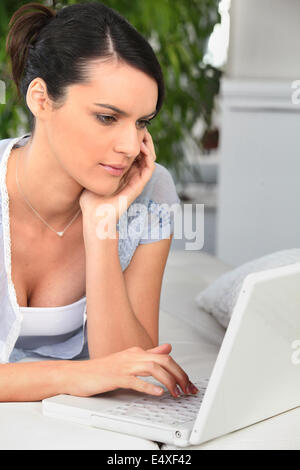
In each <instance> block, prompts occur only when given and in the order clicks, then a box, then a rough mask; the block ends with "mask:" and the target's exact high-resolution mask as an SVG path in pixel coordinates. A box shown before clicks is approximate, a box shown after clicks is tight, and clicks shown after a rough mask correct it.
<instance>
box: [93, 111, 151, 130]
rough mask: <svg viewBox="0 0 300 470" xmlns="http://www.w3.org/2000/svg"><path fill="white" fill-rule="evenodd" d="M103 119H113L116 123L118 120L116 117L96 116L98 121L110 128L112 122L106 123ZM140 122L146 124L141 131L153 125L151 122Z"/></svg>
mask: <svg viewBox="0 0 300 470" xmlns="http://www.w3.org/2000/svg"><path fill="white" fill-rule="evenodd" d="M101 118H111V119H113V120H114V121H116V118H115V117H114V116H108V115H104V114H96V119H98V121H100V122H101V124H104V125H105V126H109V125H110V124H111V122H110V123H105V122H104V121H103V120H102V119H101ZM152 119H154V118H152ZM139 122H142V123H144V124H145V125H144V126H143V127H141V129H146V127H148V126H150V125H151V121H150V120H146V119H145V120H141V121H139Z"/></svg>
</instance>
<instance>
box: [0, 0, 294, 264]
mask: <svg viewBox="0 0 300 470" xmlns="http://www.w3.org/2000/svg"><path fill="white" fill-rule="evenodd" d="M26 3H28V2H24V1H17V0H1V3H0V31H1V34H0V80H1V81H2V90H1V88H0V138H1V139H3V138H7V137H15V136H17V135H21V134H22V133H25V132H27V131H28V129H29V128H28V125H29V116H28V114H27V109H26V106H25V104H24V103H22V102H18V100H17V93H16V89H15V85H14V84H13V82H12V80H11V78H10V69H9V66H8V62H7V57H6V53H5V38H6V33H7V27H8V22H9V19H10V17H11V15H12V14H13V13H14V11H15V10H16V9H17V8H18V7H19V6H21V5H23V4H26ZM39 3H43V4H45V5H48V6H54V7H55V8H62V7H64V6H66V5H69V4H72V3H84V2H76V1H70V0H69V1H68V0H65V1H60V2H58V1H54V0H44V1H40V2H39ZM102 3H105V4H106V5H108V6H110V7H112V8H114V9H116V10H117V11H119V12H120V13H121V14H122V15H123V16H125V17H126V18H127V19H128V20H129V21H130V22H131V23H132V24H133V25H134V26H135V27H136V29H138V31H139V32H140V33H142V34H143V35H144V36H145V37H146V38H147V39H148V40H149V42H150V43H151V45H152V47H153V49H154V50H155V52H156V54H157V57H158V59H159V61H160V64H161V66H162V69H163V72H164V77H165V82H166V100H165V104H164V106H163V108H162V110H161V112H160V113H159V115H158V117H157V119H156V120H155V121H153V123H152V124H151V130H150V131H151V135H152V137H153V140H154V142H155V146H156V151H157V161H158V162H159V163H161V164H163V165H164V166H166V167H167V168H168V169H169V170H170V172H171V174H172V176H173V178H174V182H175V184H176V189H177V191H178V194H179V196H180V199H181V203H182V205H185V211H187V212H190V218H191V219H193V214H194V213H195V206H196V204H197V203H198V204H204V222H205V223H204V246H203V248H202V250H203V251H205V252H207V253H210V254H212V255H214V256H217V257H218V258H220V259H221V260H222V261H224V262H225V263H228V264H230V265H232V266H237V265H239V264H241V263H243V262H246V261H248V260H250V259H254V258H256V257H259V256H262V255H264V254H267V253H270V252H273V251H276V250H280V249H285V248H294V247H297V246H298V241H299V239H300V222H298V213H299V201H300V194H299V193H300V185H299V182H298V179H299V175H300V158H299V150H300V149H299V138H298V132H299V117H300V114H299V113H300V105H299V103H297V100H296V99H293V96H295V93H296V92H297V80H300V61H299V58H298V57H299V50H300V49H299V46H300V32H299V26H298V18H299V17H300V2H299V0H220V1H219V0H143V1H138V2H132V1H131V0H106V1H104V2H102ZM3 83H4V85H3ZM298 87H299V88H300V82H299V84H298ZM4 88H5V89H4ZM293 94H294V95H293ZM1 99H2V101H1ZM186 241H191V240H186V239H185V238H183V239H176V238H174V239H173V242H172V248H171V249H172V250H183V249H185V243H186Z"/></svg>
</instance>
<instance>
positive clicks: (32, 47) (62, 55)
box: [6, 2, 165, 132]
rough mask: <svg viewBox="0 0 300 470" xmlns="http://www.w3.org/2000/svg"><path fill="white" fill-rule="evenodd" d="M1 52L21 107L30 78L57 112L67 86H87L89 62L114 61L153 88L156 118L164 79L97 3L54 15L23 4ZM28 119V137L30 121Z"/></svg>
mask: <svg viewBox="0 0 300 470" xmlns="http://www.w3.org/2000/svg"><path fill="white" fill-rule="evenodd" d="M6 50H7V53H8V55H9V57H10V60H11V69H12V79H13V80H14V82H15V84H16V86H17V90H18V96H19V99H21V98H23V99H24V100H25V103H26V94H27V89H28V86H29V84H30V83H31V81H32V80H33V79H34V78H36V77H40V78H42V79H43V80H44V81H45V83H46V86H47V92H48V95H49V97H50V99H51V100H53V103H54V105H55V106H56V107H59V106H61V105H62V104H63V103H64V100H65V98H66V88H67V86H68V85H71V84H76V83H87V82H88V80H89V73H88V65H89V61H92V60H99V59H103V60H113V59H117V60H119V61H123V62H125V63H127V64H129V65H131V66H133V67H135V68H137V69H139V70H141V71H143V72H144V73H146V74H147V75H148V76H150V77H152V78H153V79H154V80H155V81H156V82H157V85H158V101H157V105H156V111H157V113H158V112H159V110H160V109H161V107H162V104H163V100H164V95H165V89H164V79H163V73H162V70H161V66H160V64H159V62H158V59H157V57H156V55H155V52H154V51H153V49H152V47H151V45H150V44H149V43H148V41H147V40H146V39H145V38H144V37H143V36H142V35H141V34H140V33H139V32H138V31H137V30H136V29H135V28H134V27H133V26H132V25H131V24H130V23H129V22H128V21H127V20H126V19H125V18H124V17H123V16H121V15H120V14H119V13H118V12H117V11H115V10H113V9H112V8H109V7H107V6H105V5H104V4H103V3H99V2H86V3H77V4H74V5H70V6H67V7H63V8H62V9H60V10H58V11H57V12H56V11H54V10H53V9H52V8H49V7H46V6H44V5H41V4H39V3H27V4H26V5H23V6H22V7H20V8H19V9H18V10H17V11H16V12H15V13H14V14H13V16H12V17H11V19H10V22H9V32H8V35H7V40H6ZM29 113H30V117H31V120H32V122H31V126H32V132H34V126H35V118H34V116H33V115H32V113H31V112H30V110H29Z"/></svg>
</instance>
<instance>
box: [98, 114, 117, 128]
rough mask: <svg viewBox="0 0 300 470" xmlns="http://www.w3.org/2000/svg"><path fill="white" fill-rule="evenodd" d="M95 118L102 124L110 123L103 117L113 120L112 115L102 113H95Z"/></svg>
mask: <svg viewBox="0 0 300 470" xmlns="http://www.w3.org/2000/svg"><path fill="white" fill-rule="evenodd" d="M96 118H97V119H98V120H99V121H100V122H101V123H102V124H106V125H107V124H110V123H111V121H110V122H107V121H105V120H104V119H113V120H114V121H115V118H114V116H104V115H103V114H96Z"/></svg>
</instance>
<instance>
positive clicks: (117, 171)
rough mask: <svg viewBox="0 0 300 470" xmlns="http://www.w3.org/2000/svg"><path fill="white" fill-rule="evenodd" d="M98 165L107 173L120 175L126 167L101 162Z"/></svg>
mask: <svg viewBox="0 0 300 470" xmlns="http://www.w3.org/2000/svg"><path fill="white" fill-rule="evenodd" d="M100 166H102V168H103V169H104V170H106V171H107V172H108V173H110V174H111V175H114V176H120V175H122V174H123V173H124V171H125V168H126V167H123V168H116V167H112V166H110V165H104V164H103V163H100Z"/></svg>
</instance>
